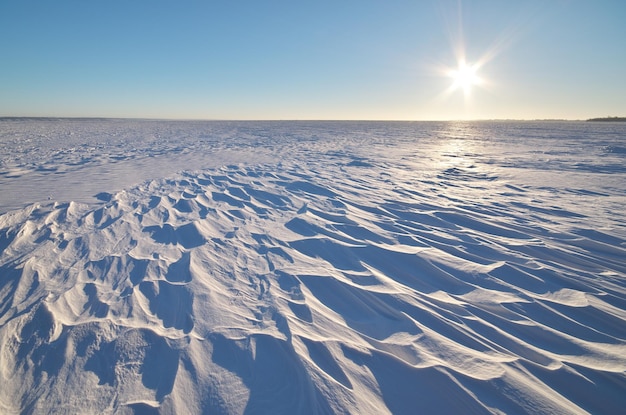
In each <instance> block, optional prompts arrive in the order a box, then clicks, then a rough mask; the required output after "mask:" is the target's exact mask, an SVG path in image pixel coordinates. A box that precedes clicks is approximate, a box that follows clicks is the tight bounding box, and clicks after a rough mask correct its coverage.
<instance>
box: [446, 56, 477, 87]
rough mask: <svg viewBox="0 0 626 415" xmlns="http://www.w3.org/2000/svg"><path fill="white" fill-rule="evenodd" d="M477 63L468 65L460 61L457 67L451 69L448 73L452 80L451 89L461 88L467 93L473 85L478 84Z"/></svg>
mask: <svg viewBox="0 0 626 415" xmlns="http://www.w3.org/2000/svg"><path fill="white" fill-rule="evenodd" d="M477 69H478V65H468V64H467V63H465V62H463V61H461V62H459V67H458V69H456V70H451V71H450V72H449V73H448V75H449V76H450V77H451V78H452V79H453V80H454V83H453V84H452V90H457V89H463V91H464V92H465V93H466V94H469V92H470V89H471V87H472V86H473V85H479V84H480V83H481V79H480V78H479V77H478V75H477V74H476V71H477Z"/></svg>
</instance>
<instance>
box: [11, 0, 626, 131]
mask: <svg viewBox="0 0 626 415" xmlns="http://www.w3.org/2000/svg"><path fill="white" fill-rule="evenodd" d="M624 22H626V1H623V0H613V1H611V0H599V1H591V0H526V1H495V0H492V1H487V0H474V1H457V0H448V1H435V0H425V1H389V2H383V1H373V0H371V1H370V0H362V1H347V0H346V1H340V2H338V1H333V2H331V1H315V2H294V1H229V2H226V1H220V2H218V1H187V0H183V1H177V2H174V1H159V0H152V1H144V0H135V1H119V0H111V1H106V2H105V1H79V0H73V1H63V0H60V1H55V2H51V1H32V0H21V1H18V0H0V116H70V117H92V116H93V117H131V118H134V117H140V118H192V119H353V120H354V119H364V120H369V119H371V120H444V119H445V120H447V119H503V118H515V119H535V118H541V119H544V118H565V119H585V118H591V117H598V116H609V115H611V116H626V23H624ZM461 61H465V62H466V67H467V68H472V70H471V71H470V72H471V74H469V75H463V76H456V75H454V73H455V71H456V73H457V74H459V73H462V72H463V70H460V66H459V65H460V64H461Z"/></svg>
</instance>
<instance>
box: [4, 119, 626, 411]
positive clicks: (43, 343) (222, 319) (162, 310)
mask: <svg viewBox="0 0 626 415" xmlns="http://www.w3.org/2000/svg"><path fill="white" fill-rule="evenodd" d="M0 144H1V145H2V149H1V150H0V157H1V159H0V212H2V214H1V215H0V413H36V414H45V413H55V414H59V413H68V414H75V413H100V414H103V413H122V414H126V413H128V414H133V413H137V414H151V413H181V414H182V413H190V414H200V413H217V414H240V413H246V414H270V413H271V414H281V413H284V414H297V413H304V414H309V413H311V414H313V413H353V414H384V413H394V414H418V413H425V414H437V413H441V414H451V413H502V414H504V413H506V414H515V413H555V414H557V413H563V414H566V413H606V414H611V413H615V414H617V413H620V412H622V411H623V410H624V408H626V375H625V373H626V216H625V215H624V208H625V205H626V203H625V202H626V124H617V123H615V124H613V123H582V122H578V123H573V122H571V123H560V122H470V123H452V122H450V123H401V122H398V123H387V122H217V121H214V122H195V121H184V122H183V121H149V120H144V121H131V120H58V119H55V120H45V119H40V120H27V119H0ZM95 195H97V197H94V196H95Z"/></svg>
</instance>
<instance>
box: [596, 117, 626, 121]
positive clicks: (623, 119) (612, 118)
mask: <svg viewBox="0 0 626 415" xmlns="http://www.w3.org/2000/svg"><path fill="white" fill-rule="evenodd" d="M587 121H621V122H625V121H626V117H602V118H590V119H588V120H587Z"/></svg>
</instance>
